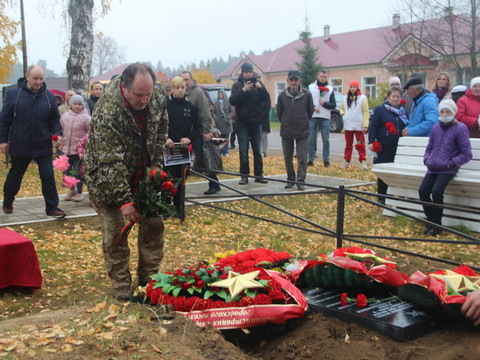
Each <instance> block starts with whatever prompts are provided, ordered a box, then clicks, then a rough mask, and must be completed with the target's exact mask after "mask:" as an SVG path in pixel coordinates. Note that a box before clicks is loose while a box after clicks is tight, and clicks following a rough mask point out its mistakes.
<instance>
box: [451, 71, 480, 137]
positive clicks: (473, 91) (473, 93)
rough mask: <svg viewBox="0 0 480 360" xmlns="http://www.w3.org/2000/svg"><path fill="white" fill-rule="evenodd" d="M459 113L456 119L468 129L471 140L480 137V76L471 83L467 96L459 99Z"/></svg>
mask: <svg viewBox="0 0 480 360" xmlns="http://www.w3.org/2000/svg"><path fill="white" fill-rule="evenodd" d="M457 106H458V111H457V116H456V117H455V118H456V119H457V120H458V121H460V122H462V123H464V124H465V125H467V127H468V131H469V132H470V137H471V138H478V137H480V131H479V129H478V128H479V115H480V76H479V77H476V78H473V79H472V81H471V82H470V89H468V90H467V91H466V92H465V95H464V96H462V97H461V98H460V99H458V102H457Z"/></svg>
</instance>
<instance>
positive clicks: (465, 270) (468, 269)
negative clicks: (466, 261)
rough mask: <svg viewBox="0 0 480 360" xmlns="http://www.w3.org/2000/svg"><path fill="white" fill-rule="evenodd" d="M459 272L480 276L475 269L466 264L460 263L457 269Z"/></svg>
mask: <svg viewBox="0 0 480 360" xmlns="http://www.w3.org/2000/svg"><path fill="white" fill-rule="evenodd" d="M453 271H455V272H456V273H457V274H460V275H465V276H480V275H478V274H477V273H476V272H475V271H473V269H472V268H471V267H469V266H466V265H459V266H458V267H457V268H456V269H455V270H453Z"/></svg>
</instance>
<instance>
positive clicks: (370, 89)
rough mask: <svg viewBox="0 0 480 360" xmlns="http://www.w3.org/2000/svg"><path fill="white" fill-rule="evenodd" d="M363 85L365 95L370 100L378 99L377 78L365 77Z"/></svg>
mask: <svg viewBox="0 0 480 360" xmlns="http://www.w3.org/2000/svg"><path fill="white" fill-rule="evenodd" d="M363 84H364V85H363V87H364V93H365V95H366V96H367V97H368V98H369V99H375V98H376V97H377V77H376V76H370V77H364V78H363Z"/></svg>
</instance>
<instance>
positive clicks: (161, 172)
mask: <svg viewBox="0 0 480 360" xmlns="http://www.w3.org/2000/svg"><path fill="white" fill-rule="evenodd" d="M167 176H168V174H167V173H166V172H165V171H160V179H162V180H163V179H165V178H166V177H167Z"/></svg>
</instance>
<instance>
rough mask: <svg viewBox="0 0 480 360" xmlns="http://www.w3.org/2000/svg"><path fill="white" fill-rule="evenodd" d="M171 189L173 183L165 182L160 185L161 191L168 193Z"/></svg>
mask: <svg viewBox="0 0 480 360" xmlns="http://www.w3.org/2000/svg"><path fill="white" fill-rule="evenodd" d="M172 189H173V183H172V182H171V181H165V182H164V183H163V184H162V190H165V191H168V190H172Z"/></svg>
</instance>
